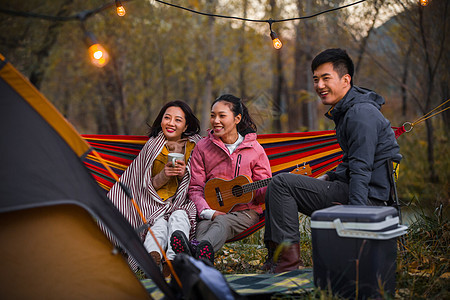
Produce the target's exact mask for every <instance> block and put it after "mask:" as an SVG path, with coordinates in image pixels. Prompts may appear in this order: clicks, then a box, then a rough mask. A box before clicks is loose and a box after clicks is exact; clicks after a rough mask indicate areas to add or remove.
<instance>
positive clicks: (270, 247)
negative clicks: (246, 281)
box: [261, 241, 278, 273]
mask: <svg viewBox="0 0 450 300" xmlns="http://www.w3.org/2000/svg"><path fill="white" fill-rule="evenodd" d="M265 244H266V248H267V258H266V261H265V262H264V264H263V265H262V267H261V270H263V271H264V272H268V273H273V269H274V268H275V262H274V261H273V254H274V253H275V249H277V246H278V244H277V243H275V242H272V241H267V242H266V243H265Z"/></svg>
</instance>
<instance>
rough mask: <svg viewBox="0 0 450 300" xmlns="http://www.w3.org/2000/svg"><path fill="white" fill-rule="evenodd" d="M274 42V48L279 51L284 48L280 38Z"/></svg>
mask: <svg viewBox="0 0 450 300" xmlns="http://www.w3.org/2000/svg"><path fill="white" fill-rule="evenodd" d="M272 42H273V47H274V48H275V49H277V50H278V49H280V48H281V47H283V44H282V43H281V41H280V39H279V38H276V39H274V40H272Z"/></svg>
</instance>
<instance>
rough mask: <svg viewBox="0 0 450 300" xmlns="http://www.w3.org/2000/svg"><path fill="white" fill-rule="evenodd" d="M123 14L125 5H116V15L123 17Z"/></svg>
mask: <svg viewBox="0 0 450 300" xmlns="http://www.w3.org/2000/svg"><path fill="white" fill-rule="evenodd" d="M125 14H126V11H125V7H123V6H118V7H117V15H118V16H119V17H123V16H125Z"/></svg>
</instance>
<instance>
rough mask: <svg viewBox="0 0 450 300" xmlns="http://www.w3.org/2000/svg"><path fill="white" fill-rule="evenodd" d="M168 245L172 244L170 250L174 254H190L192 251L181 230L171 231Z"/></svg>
mask: <svg viewBox="0 0 450 300" xmlns="http://www.w3.org/2000/svg"><path fill="white" fill-rule="evenodd" d="M170 246H172V250H173V252H175V254H178V253H186V254H187V255H190V256H192V252H191V250H190V248H189V240H188V239H187V237H186V235H185V234H184V233H183V231H181V230H175V231H174V232H173V233H172V236H171V237H170Z"/></svg>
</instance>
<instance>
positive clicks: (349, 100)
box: [325, 86, 385, 121]
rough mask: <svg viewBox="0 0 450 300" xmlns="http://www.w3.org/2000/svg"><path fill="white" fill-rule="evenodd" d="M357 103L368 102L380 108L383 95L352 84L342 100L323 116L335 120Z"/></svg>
mask: <svg viewBox="0 0 450 300" xmlns="http://www.w3.org/2000/svg"><path fill="white" fill-rule="evenodd" d="M359 103H370V104H372V105H373V106H375V107H376V108H377V109H378V110H380V109H381V106H382V105H383V104H384V103H385V101H384V98H383V97H381V96H380V95H378V94H377V93H375V92H373V91H371V90H369V89H366V88H362V87H358V86H353V87H352V88H351V89H350V90H349V91H348V92H347V94H346V95H345V96H344V98H342V100H340V101H339V102H338V103H337V104H336V105H335V106H333V107H331V108H330V109H329V110H328V111H327V113H326V114H325V116H326V117H327V118H329V119H332V120H334V121H337V120H338V119H339V118H340V117H341V116H342V115H344V114H345V112H346V111H347V110H348V109H349V108H350V107H352V106H353V105H355V104H359Z"/></svg>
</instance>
